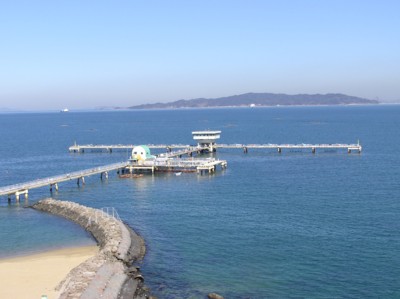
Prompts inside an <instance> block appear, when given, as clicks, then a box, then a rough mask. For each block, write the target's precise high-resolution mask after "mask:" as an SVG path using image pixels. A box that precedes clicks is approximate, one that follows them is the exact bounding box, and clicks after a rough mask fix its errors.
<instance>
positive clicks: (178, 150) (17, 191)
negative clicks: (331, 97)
mask: <svg viewBox="0 0 400 299" xmlns="http://www.w3.org/2000/svg"><path fill="white" fill-rule="evenodd" d="M220 134H221V131H194V132H192V135H193V139H194V140H195V141H196V142H197V145H183V144H170V145H167V144H159V145H155V144H149V145H123V144H117V145H92V144H88V145H77V144H76V143H75V144H74V145H72V146H70V147H69V151H70V152H72V153H84V152H90V151H107V152H109V153H112V151H113V150H131V151H132V152H131V156H130V158H129V160H128V161H125V162H120V163H114V164H109V165H105V166H100V167H95V168H90V169H85V170H81V171H75V172H70V173H66V174H61V175H56V176H52V177H46V178H42V179H37V180H33V181H29V182H25V183H20V184H14V185H10V186H4V187H0V196H4V195H7V196H8V200H9V201H10V200H11V196H12V195H14V196H15V199H16V201H17V202H19V200H20V196H21V195H23V196H25V199H27V198H28V192H29V190H30V189H34V188H40V187H45V186H49V188H50V192H52V190H53V188H54V189H55V190H56V191H58V188H59V186H58V184H59V183H61V182H65V181H71V180H76V182H77V185H80V184H82V185H83V184H85V177H87V176H92V175H96V174H97V175H99V174H100V179H101V180H103V179H107V178H108V173H109V172H110V171H115V170H116V171H117V173H118V174H120V176H121V177H124V175H125V174H127V173H128V174H130V175H133V174H134V173H135V172H151V173H154V172H175V173H177V174H178V173H179V174H180V173H182V172H197V173H198V174H201V175H202V174H205V173H209V174H212V173H215V172H216V171H217V168H218V167H220V169H221V170H223V169H225V168H226V167H227V165H228V163H227V161H225V160H219V159H215V158H213V157H208V158H202V157H196V158H194V157H193V155H196V154H197V155H200V154H202V153H209V152H211V153H212V152H215V151H216V150H217V149H220V148H225V149H241V150H243V152H244V153H248V150H249V149H272V150H275V151H276V152H278V153H279V154H281V153H282V150H292V149H295V150H309V151H311V152H312V153H313V154H315V153H316V151H317V150H321V149H322V150H338V149H339V150H346V151H347V153H349V154H350V153H352V152H356V153H361V151H362V146H361V145H360V143H359V142H358V143H355V144H343V143H334V144H305V143H301V144H272V143H267V144H217V143H216V140H218V139H219V138H220ZM150 149H165V150H166V152H164V153H161V154H157V155H151V152H150Z"/></svg>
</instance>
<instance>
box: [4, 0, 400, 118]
mask: <svg viewBox="0 0 400 299" xmlns="http://www.w3.org/2000/svg"><path fill="white" fill-rule="evenodd" d="M399 10H400V2H397V1H388V0H387V1H380V2H376V1H360V0H355V1H344V0H339V1H324V2H316V1H312V0H306V1H298V2H297V1H290V2H289V1H281V2H279V3H278V2H275V1H252V2H244V1H218V2H213V1H202V2H199V3H191V2H186V1H173V2H163V1H146V2H136V1H119V2H117V3H108V2H98V1H86V2H80V1H76V0H72V1H68V2H67V1H65V2H53V1H36V2H29V1H19V0H17V1H13V2H9V3H6V4H3V6H2V10H1V11H0V17H1V19H2V25H3V26H1V27H0V32H1V35H2V42H3V43H2V44H3V47H2V49H1V54H2V55H0V62H1V65H2V67H1V71H0V110H3V111H4V110H6V109H12V110H28V111H29V110H43V109H46V110H60V109H63V108H69V109H92V108H96V107H114V106H119V107H129V106H133V105H139V104H145V103H156V102H171V101H176V100H180V99H193V98H218V97H224V96H231V95H235V94H243V93H248V92H255V93H258V92H270V93H285V94H327V93H343V94H346V95H351V96H357V97H362V98H367V99H373V100H379V101H380V102H384V103H397V102H400V85H399V84H398V81H399V79H400V59H399V58H400V57H399V55H400V54H399V53H400V41H399V40H398V31H399V29H400V19H399V18H398V17H397V12H398V11H399Z"/></svg>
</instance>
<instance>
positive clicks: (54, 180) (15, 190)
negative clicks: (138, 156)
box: [0, 162, 129, 200]
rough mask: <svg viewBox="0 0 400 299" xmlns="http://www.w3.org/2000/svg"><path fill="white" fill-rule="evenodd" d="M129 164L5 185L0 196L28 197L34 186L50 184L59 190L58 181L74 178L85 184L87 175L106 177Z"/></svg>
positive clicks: (111, 165) (118, 164)
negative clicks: (110, 172)
mask: <svg viewBox="0 0 400 299" xmlns="http://www.w3.org/2000/svg"><path fill="white" fill-rule="evenodd" d="M128 164H129V162H121V163H114V164H109V165H105V166H100V167H95V168H90V169H85V170H80V171H75V172H70V173H66V174H61V175H56V176H51V177H46V178H42V179H37V180H33V181H29V182H25V183H20V184H15V185H10V186H5V187H1V188H0V196H2V195H8V197H9V198H10V196H11V195H13V194H14V195H15V197H16V199H17V200H19V196H20V195H25V197H27V196H28V190H30V189H34V188H40V187H44V186H49V187H50V189H52V188H53V186H54V187H55V189H56V190H58V183H61V182H65V181H70V180H74V179H75V180H77V183H78V184H79V182H80V181H81V182H82V183H83V184H84V182H85V179H84V178H85V177H87V176H90V175H94V174H101V177H103V175H105V177H108V172H109V171H112V170H118V169H122V168H125V167H127V166H128Z"/></svg>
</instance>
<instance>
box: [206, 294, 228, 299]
mask: <svg viewBox="0 0 400 299" xmlns="http://www.w3.org/2000/svg"><path fill="white" fill-rule="evenodd" d="M208 298H209V299H224V297H222V296H221V295H218V294H217V293H210V294H208Z"/></svg>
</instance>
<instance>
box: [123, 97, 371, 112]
mask: <svg viewBox="0 0 400 299" xmlns="http://www.w3.org/2000/svg"><path fill="white" fill-rule="evenodd" d="M357 104H358V105H364V104H378V101H375V100H368V99H365V98H360V97H355V96H349V95H345V94H340V93H329V94H297V95H288V94H276V93H245V94H241V95H233V96H228V97H221V98H214V99H206V98H198V99H191V100H178V101H174V102H168V103H155V104H142V105H137V106H131V107H129V109H175V108H212V107H264V106H293V105H301V106H307V105H357Z"/></svg>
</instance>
